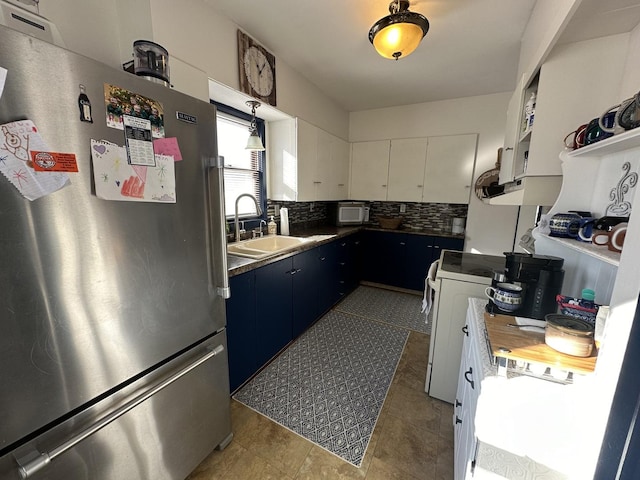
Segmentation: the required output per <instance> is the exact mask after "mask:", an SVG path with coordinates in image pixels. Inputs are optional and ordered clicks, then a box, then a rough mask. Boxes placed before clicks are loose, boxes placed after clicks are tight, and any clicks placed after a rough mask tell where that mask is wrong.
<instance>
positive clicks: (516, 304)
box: [484, 283, 522, 312]
mask: <svg viewBox="0 0 640 480" xmlns="http://www.w3.org/2000/svg"><path fill="white" fill-rule="evenodd" d="M484 293H485V295H486V296H487V297H489V298H490V299H491V300H493V303H495V304H496V307H498V308H499V309H500V310H504V311H505V312H515V311H516V310H518V309H519V308H520V305H522V287H521V286H520V285H516V284H515V283H498V284H497V285H496V286H495V287H487V288H486V289H485V290H484Z"/></svg>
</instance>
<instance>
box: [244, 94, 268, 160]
mask: <svg viewBox="0 0 640 480" xmlns="http://www.w3.org/2000/svg"><path fill="white" fill-rule="evenodd" d="M247 105H248V106H250V107H251V125H249V140H247V146H246V147H245V150H254V151H258V152H263V151H264V145H263V144H262V139H261V138H260V135H258V126H257V125H256V108H258V107H259V106H260V105H261V103H260V102H258V101H256V100H249V101H248V102H247Z"/></svg>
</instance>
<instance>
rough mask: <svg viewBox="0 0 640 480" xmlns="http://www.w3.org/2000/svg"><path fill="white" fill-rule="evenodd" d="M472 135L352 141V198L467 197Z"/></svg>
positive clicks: (450, 200) (440, 200)
mask: <svg viewBox="0 0 640 480" xmlns="http://www.w3.org/2000/svg"><path fill="white" fill-rule="evenodd" d="M477 137H478V136H477V135H476V134H475V133H474V134H468V135H447V136H439V137H423V138H407V139H394V140H380V141H374V142H356V143H354V144H353V145H352V153H351V192H350V195H349V198H351V199H353V200H388V201H394V202H433V203H463V204H464V203H469V192H470V191H471V182H472V179H473V169H474V166H475V159H476V143H477Z"/></svg>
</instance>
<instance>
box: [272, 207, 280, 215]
mask: <svg viewBox="0 0 640 480" xmlns="http://www.w3.org/2000/svg"><path fill="white" fill-rule="evenodd" d="M273 215H274V216H276V217H279V216H280V205H277V204H274V205H273Z"/></svg>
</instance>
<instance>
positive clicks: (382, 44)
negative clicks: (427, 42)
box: [369, 0, 429, 60]
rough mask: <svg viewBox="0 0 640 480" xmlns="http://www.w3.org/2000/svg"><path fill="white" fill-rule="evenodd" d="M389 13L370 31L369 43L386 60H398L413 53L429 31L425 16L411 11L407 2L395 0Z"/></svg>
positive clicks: (405, 0)
mask: <svg viewBox="0 0 640 480" xmlns="http://www.w3.org/2000/svg"><path fill="white" fill-rule="evenodd" d="M389 12H390V13H391V15H387V16H386V17H384V18H381V19H380V20H378V21H377V22H376V23H375V24H374V25H373V27H371V30H369V41H370V42H371V43H373V46H374V47H375V49H376V51H377V52H378V53H379V54H380V55H382V56H383V57H384V58H390V59H395V60H398V59H399V58H400V57H406V56H407V55H409V54H410V53H411V52H413V51H414V50H415V49H416V48H418V45H420V42H421V41H422V38H423V37H424V36H425V35H426V34H427V32H428V31H429V20H427V18H426V17H425V16H424V15H421V14H419V13H415V12H410V11H409V2H408V1H407V0H393V1H392V2H391V3H390V4H389Z"/></svg>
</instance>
